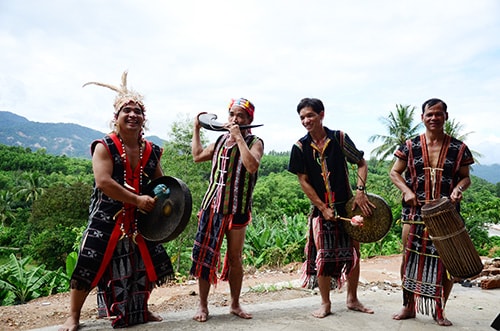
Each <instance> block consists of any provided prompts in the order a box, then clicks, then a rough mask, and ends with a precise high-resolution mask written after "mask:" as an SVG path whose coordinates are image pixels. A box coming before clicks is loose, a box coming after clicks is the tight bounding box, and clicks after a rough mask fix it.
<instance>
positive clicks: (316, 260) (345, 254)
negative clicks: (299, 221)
mask: <svg viewBox="0 0 500 331" xmlns="http://www.w3.org/2000/svg"><path fill="white" fill-rule="evenodd" d="M305 254H306V261H305V262H304V264H303V266H302V278H301V280H302V287H308V288H313V287H315V286H317V277H318V276H327V277H332V281H334V282H335V283H336V285H335V286H336V287H338V288H341V287H342V285H343V284H344V282H345V280H346V279H347V276H348V275H349V274H350V272H351V271H352V269H353V268H354V266H355V265H356V263H358V259H359V257H358V256H357V253H356V250H355V248H354V246H353V242H352V239H351V238H350V237H349V235H348V234H347V233H346V232H345V230H344V225H343V223H342V222H338V221H325V220H323V218H322V217H309V234H308V237H307V243H306V247H305Z"/></svg>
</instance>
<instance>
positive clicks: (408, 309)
mask: <svg viewBox="0 0 500 331" xmlns="http://www.w3.org/2000/svg"><path fill="white" fill-rule="evenodd" d="M408 233H410V224H403V230H402V233H401V241H402V244H403V254H402V257H403V258H402V260H401V268H400V269H399V273H400V277H401V281H402V280H403V277H404V270H405V264H406V262H405V256H406V255H405V250H406V242H407V241H408ZM403 295H405V291H403ZM409 295H410V297H409V298H408V305H407V306H403V308H402V309H401V311H400V312H399V313H394V314H393V315H392V318H393V319H395V320H405V319H408V318H415V315H416V313H415V303H414V302H415V301H414V298H413V295H412V294H411V293H410V294H409Z"/></svg>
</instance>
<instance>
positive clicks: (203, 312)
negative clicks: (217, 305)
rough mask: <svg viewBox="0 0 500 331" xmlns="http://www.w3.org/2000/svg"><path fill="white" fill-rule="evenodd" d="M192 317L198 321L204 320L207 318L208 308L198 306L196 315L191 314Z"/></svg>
mask: <svg viewBox="0 0 500 331" xmlns="http://www.w3.org/2000/svg"><path fill="white" fill-rule="evenodd" d="M193 319H194V320H195V321H198V322H206V321H207V319H208V308H206V307H200V308H199V309H198V311H197V312H196V315H194V316H193Z"/></svg>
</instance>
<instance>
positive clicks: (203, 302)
mask: <svg viewBox="0 0 500 331" xmlns="http://www.w3.org/2000/svg"><path fill="white" fill-rule="evenodd" d="M198 290H199V292H200V302H199V306H198V311H197V312H196V315H194V316H193V319H194V320H195V321H198V322H206V321H207V319H208V293H209V292H210V283H209V282H208V281H207V280H205V279H202V278H199V279H198Z"/></svg>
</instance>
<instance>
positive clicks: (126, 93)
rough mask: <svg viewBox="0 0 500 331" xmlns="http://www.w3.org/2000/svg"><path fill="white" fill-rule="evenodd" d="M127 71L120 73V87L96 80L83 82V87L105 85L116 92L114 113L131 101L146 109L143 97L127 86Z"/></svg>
mask: <svg viewBox="0 0 500 331" xmlns="http://www.w3.org/2000/svg"><path fill="white" fill-rule="evenodd" d="M127 74H128V72H127V71H124V72H123V74H122V83H121V85H120V87H116V86H113V85H110V84H105V83H98V82H88V83H85V84H83V87H85V86H87V85H92V84H93V85H98V86H102V87H107V88H109V89H111V90H113V91H115V92H117V93H118V95H117V96H116V98H115V102H114V104H113V107H115V115H116V114H118V112H119V111H120V110H121V109H122V107H123V106H124V105H126V104H128V103H129V102H131V101H133V102H135V103H136V104H138V105H139V106H140V107H141V108H142V111H143V112H145V111H146V107H144V101H143V100H144V97H143V96H142V95H141V94H139V93H138V92H136V91H134V90H131V89H129V88H128V87H127Z"/></svg>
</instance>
